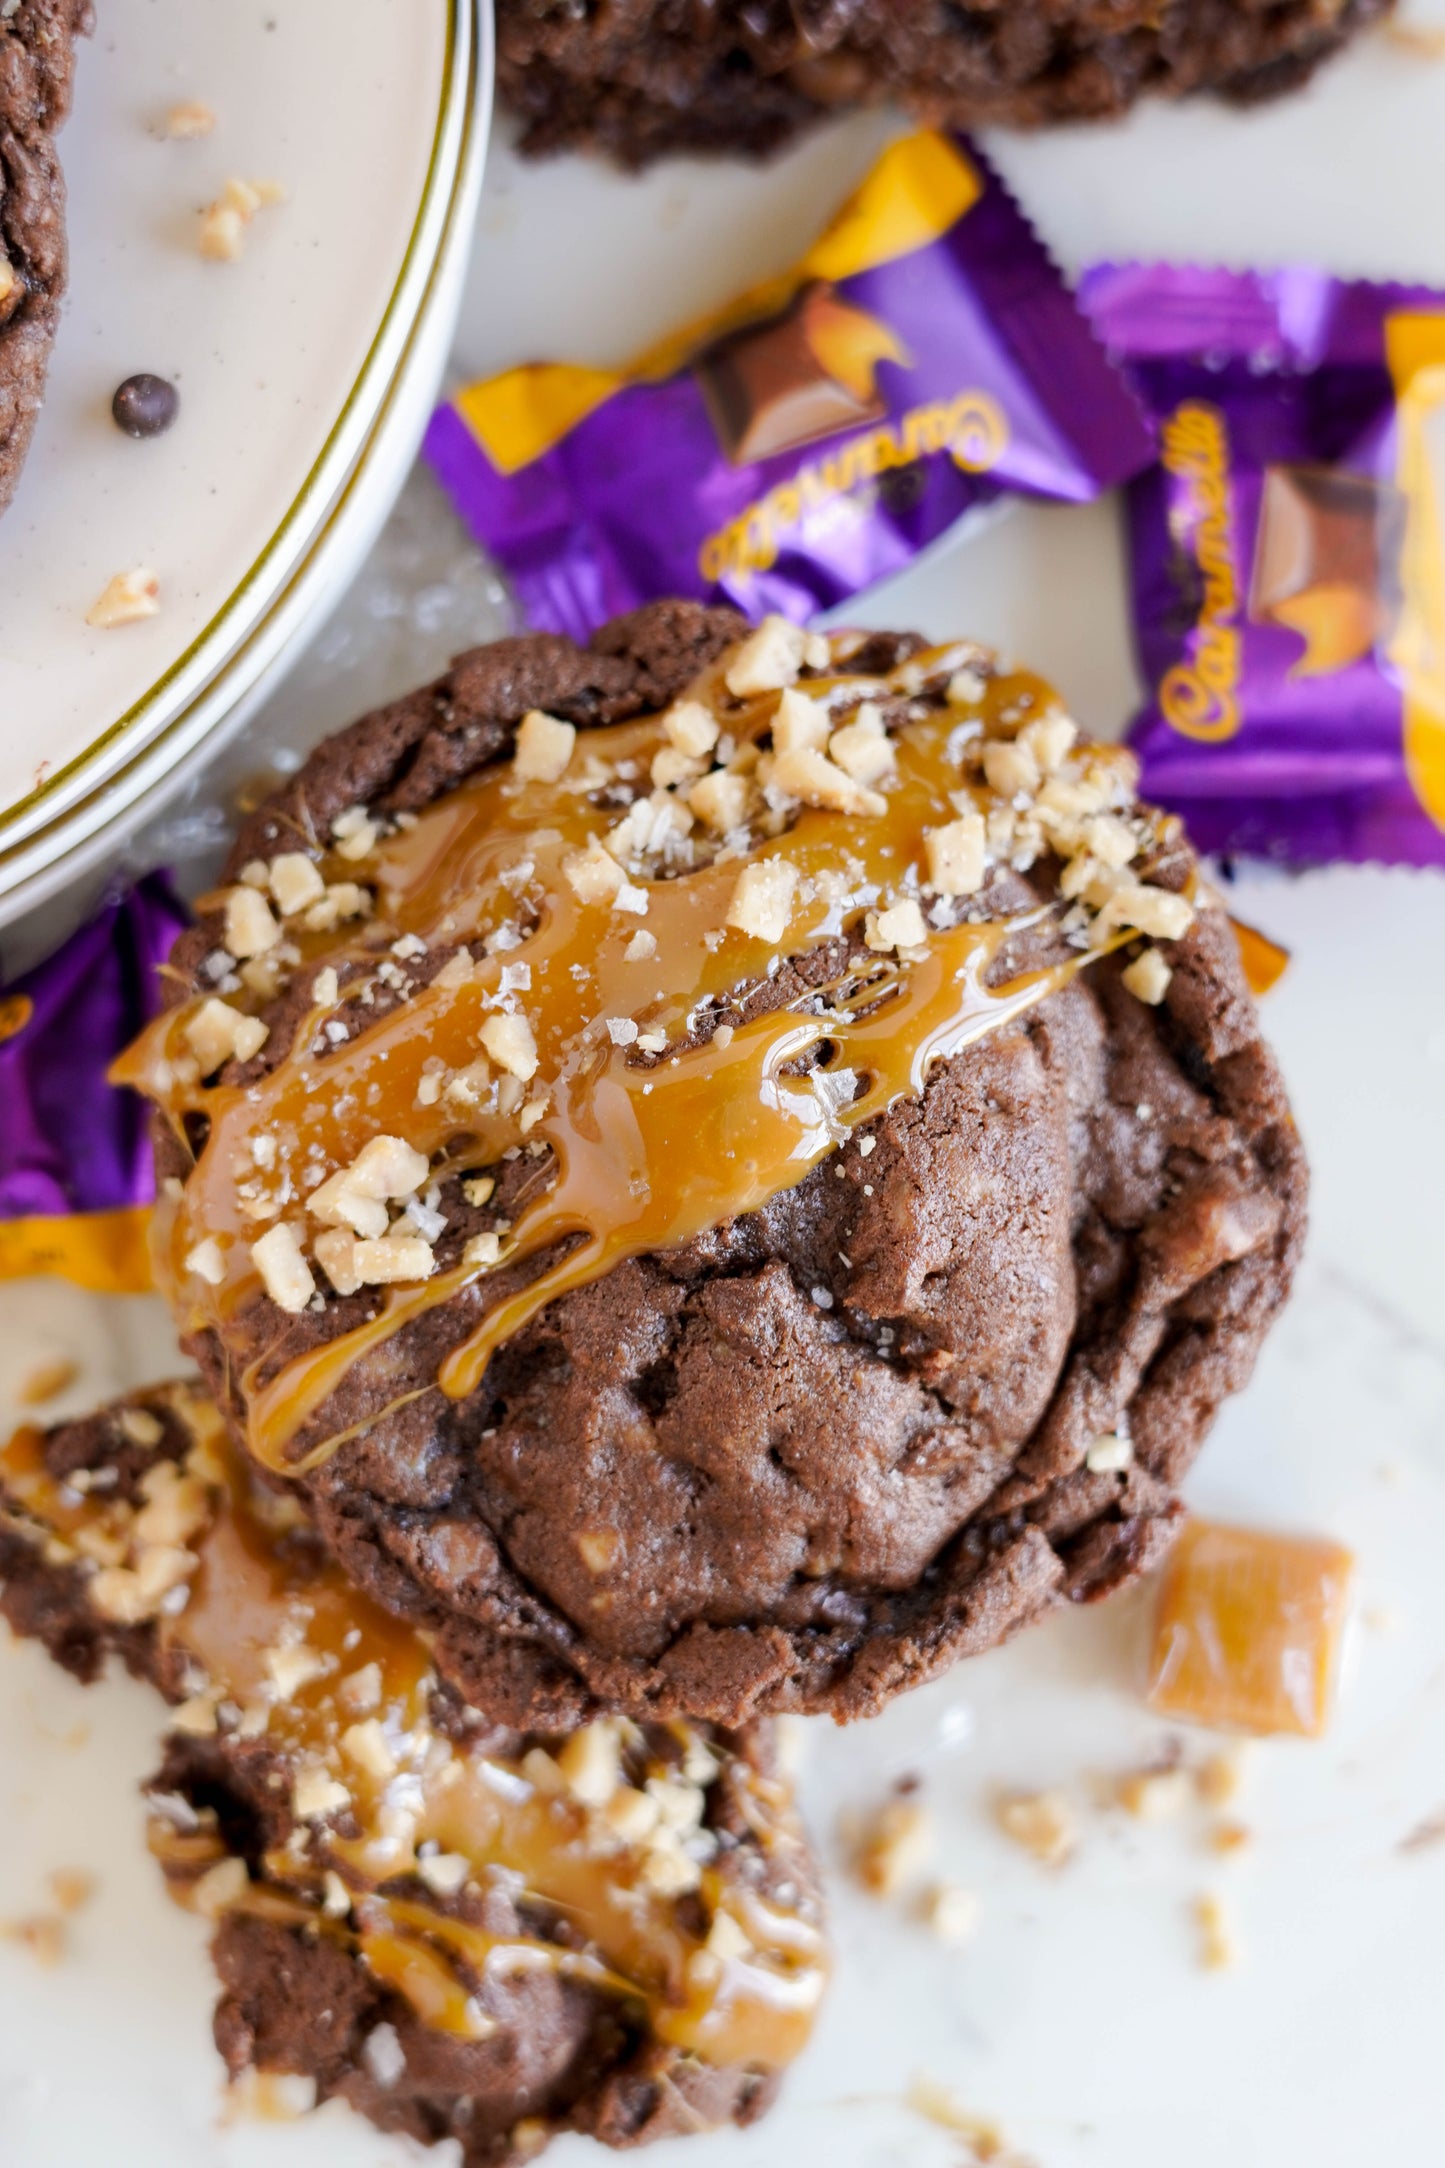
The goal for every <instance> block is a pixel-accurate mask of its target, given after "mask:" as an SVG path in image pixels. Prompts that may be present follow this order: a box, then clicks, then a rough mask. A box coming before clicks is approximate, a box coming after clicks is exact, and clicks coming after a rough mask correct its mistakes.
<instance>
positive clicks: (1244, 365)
mask: <svg viewBox="0 0 1445 2168" xmlns="http://www.w3.org/2000/svg"><path fill="white" fill-rule="evenodd" d="M1080 298H1081V301H1082V303H1083V305H1084V307H1085V308H1086V310H1087V311H1088V313H1089V315H1090V317H1091V319H1092V321H1093V323H1094V326H1095V328H1096V330H1097V331H1098V332H1099V335H1100V337H1101V338H1102V339H1103V341H1104V343H1105V345H1106V346H1107V347H1108V348H1109V350H1110V351H1111V352H1112V353H1113V354H1114V355H1115V356H1116V357H1117V358H1118V359H1119V360H1120V361H1121V362H1123V363H1124V365H1125V366H1126V367H1127V368H1128V370H1129V372H1130V374H1131V376H1132V378H1133V380H1134V383H1135V385H1136V388H1137V389H1138V391H1139V392H1140V395H1141V396H1142V398H1143V399H1144V401H1145V403H1146V405H1147V406H1148V407H1149V409H1150V411H1151V413H1152V414H1153V415H1154V416H1155V417H1156V419H1157V421H1158V425H1159V431H1160V461H1159V464H1158V465H1157V466H1155V467H1153V468H1152V469H1151V470H1150V471H1149V472H1148V473H1147V474H1144V475H1142V476H1140V477H1139V478H1138V479H1137V480H1136V481H1135V482H1134V483H1133V484H1132V486H1131V489H1130V496H1129V519H1130V534H1131V550H1132V558H1133V594H1134V611H1135V623H1136V630H1137V638H1138V648H1139V657H1140V662H1141V666H1142V669H1143V673H1144V678H1145V682H1146V684H1147V686H1148V688H1149V693H1148V700H1147V704H1146V706H1145V708H1144V710H1143V712H1142V714H1141V715H1140V717H1139V719H1138V722H1137V724H1136V726H1135V729H1134V743H1135V745H1136V746H1137V748H1138V750H1139V752H1140V754H1141V756H1142V760H1143V771H1144V784H1143V787H1144V790H1145V792H1146V794H1147V795H1148V796H1149V797H1150V798H1154V799H1158V800H1160V801H1161V802H1162V803H1164V804H1165V805H1168V806H1171V807H1174V808H1176V809H1177V810H1178V811H1179V812H1181V813H1182V814H1183V815H1184V816H1185V818H1186V820H1187V821H1188V824H1189V828H1190V832H1191V834H1192V835H1193V837H1194V840H1195V841H1196V842H1197V843H1198V844H1200V845H1201V846H1202V847H1203V848H1205V849H1209V850H1216V851H1231V852H1232V851H1241V852H1251V853H1255V854H1259V855H1264V856H1270V857H1275V858H1281V859H1284V860H1287V861H1289V862H1291V863H1295V864H1311V863H1320V862H1323V861H1327V860H1331V859H1344V860H1354V861H1365V860H1384V861H1391V860H1393V861H1398V862H1402V863H1405V864H1409V865H1445V548H1442V536H1445V525H1442V514H1445V293H1440V292H1432V291H1430V290H1429V289H1427V288H1425V287H1419V286H1379V285H1367V284H1364V283H1362V282H1359V281H1351V280H1346V279H1337V278H1331V277H1328V276H1327V275H1326V274H1325V273H1323V272H1320V271H1306V270H1287V271H1277V272H1267V273H1265V272H1242V273H1236V272H1229V271H1210V270H1193V269H1178V268H1173V267H1169V266H1152V265H1145V266H1134V265H1104V266H1101V267H1099V268H1098V269H1096V270H1094V271H1091V272H1090V273H1089V274H1088V275H1087V277H1086V278H1085V280H1084V282H1083V285H1082V287H1081V289H1080Z"/></svg>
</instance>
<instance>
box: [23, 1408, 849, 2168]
mask: <svg viewBox="0 0 1445 2168" xmlns="http://www.w3.org/2000/svg"><path fill="white" fill-rule="evenodd" d="M142 1429H143V1430H144V1431H145V1433H146V1436H145V1438H144V1440H139V1439H138V1437H137V1432H138V1430H142ZM157 1562H159V1563H157ZM0 1575H3V1577H4V1581H5V1589H4V1595H3V1599H0V1600H3V1607H4V1611H5V1615H6V1616H7V1617H8V1618H9V1620H10V1622H11V1624H12V1625H13V1626H14V1627H15V1628H16V1630H17V1631H19V1632H21V1633H25V1634H30V1635H34V1636H36V1637H37V1638H39V1639H40V1640H41V1641H43V1642H44V1643H45V1644H46V1646H47V1647H48V1648H49V1649H50V1651H51V1653H52V1654H53V1655H54V1656H55V1657H56V1658H57V1660H58V1661H60V1662H61V1663H63V1664H65V1665H66V1666H67V1667H68V1668H69V1669H71V1670H73V1671H76V1672H78V1673H79V1674H80V1675H81V1676H82V1677H88V1676H92V1675H93V1674H94V1673H95V1672H96V1671H97V1669H98V1668H99V1665H100V1661H101V1659H102V1657H103V1655H104V1653H105V1651H106V1650H107V1649H115V1650H117V1651H118V1652H119V1653H120V1654H121V1655H122V1656H123V1657H124V1659H125V1661H126V1662H127V1664H128V1665H129V1667H130V1668H131V1669H132V1670H133V1671H135V1672H136V1673H137V1674H139V1675H140V1676H142V1677H145V1678H148V1679H150V1680H151V1681H152V1682H153V1683H154V1684H155V1685H156V1686H157V1687H158V1688H159V1689H160V1691H161V1692H162V1693H163V1694H164V1695H165V1697H166V1698H167V1700H168V1701H169V1702H171V1704H172V1711H171V1717H170V1735H169V1739H168V1743H167V1748H166V1756H165V1761H164V1765H163V1767H162V1769H161V1771H160V1773H159V1775H158V1776H157V1777H156V1778H155V1779H154V1781H153V1783H152V1785H151V1787H150V1793H151V1799H152V1804H153V1815H152V1820H151V1823H150V1843H151V1849H152V1851H153V1852H154V1853H155V1855H156V1857H157V1858H158V1859H159V1861H160V1862H161V1865H162V1867H163V1869H164V1871H165V1874H166V1878H167V1881H168V1883H169V1885H170V1887H171V1889H172V1891H173V1893H174V1894H175V1895H176V1896H177V1897H178V1898H179V1899H180V1901H181V1902H182V1903H184V1904H187V1905H188V1906H190V1908H191V1909H193V1910H195V1911H197V1912H199V1913H201V1914H202V1915H203V1916H204V1917H205V1918H207V1919H209V1920H213V1921H214V1922H216V1941H215V1957H216V1964H217V1968H218V1970H219V1972H220V1975H221V1980H222V1984H223V1988H224V1990H225V1992H224V1996H223V2000H222V2002H221V2005H220V2009H219V2011H218V2014H217V2019H216V2035H217V2040H218V2044H219V2045H220V2047H221V2050H222V2053H223V2055H224V2056H225V2058H226V2061H227V2063H228V2065H229V2066H230V2069H231V2072H232V2074H233V2076H239V2075H240V2074H241V2073H242V2072H243V2071H245V2070H247V2069H256V2070H260V2071H274V2070H279V2071H289V2072H292V2073H299V2074H301V2075H304V2076H308V2077H310V2078H312V2079H314V2080H315V2082H316V2088H317V2093H318V2096H319V2097H325V2096H326V2095H328V2094H330V2093H333V2092H334V2093H339V2094H341V2095H342V2096H344V2097H346V2098H348V2099H350V2100H351V2101H352V2103H353V2105H355V2106H356V2107H358V2108H360V2109H361V2110H362V2111H363V2112H364V2113H366V2114H368V2115H370V2116H371V2117H372V2118H373V2120H374V2121H376V2122H377V2123H378V2124H380V2125H381V2127H382V2128H383V2129H395V2130H402V2131H407V2132H409V2133H410V2134H411V2135H413V2136H415V2137H419V2138H424V2139H441V2138H443V2137H446V2136H449V2135H450V2136H455V2137H457V2138H458V2139H459V2140H460V2141H461V2144H462V2153H463V2158H464V2160H465V2161H466V2162H467V2163H468V2164H469V2168H471V2164H482V2163H487V2164H491V2163H494V2162H496V2163H500V2162H502V2161H505V2160H508V2159H510V2158H511V2157H512V2149H513V2147H514V2142H515V2130H516V2126H517V2125H518V2124H519V2123H521V2122H524V2121H534V2122H535V2124H536V2135H537V2137H538V2139H539V2141H540V2139H542V2138H545V2136H546V2135H548V2134H549V2133H550V2132H551V2131H552V2130H554V2129H561V2128H576V2129H582V2130H590V2131H592V2132H594V2133H595V2134H596V2135H597V2136H599V2137H601V2138H603V2139H604V2140H607V2141H609V2142H615V2143H628V2142H633V2141H635V2140H636V2139H637V2138H639V2137H642V2136H653V2135H663V2134H666V2133H669V2132H675V2133H681V2132H684V2131H686V2130H689V2129H696V2128H699V2127H704V2126H706V2125H709V2124H712V2123H716V2122H725V2121H728V2120H730V2119H736V2120H739V2121H748V2120H751V2119H752V2117H753V2116H755V2115H756V2114H758V2113H760V2112H761V2111H762V2109H763V2108H764V2107H765V2106H766V2105H767V2103H768V2101H769V2099H770V2098H771V2096H772V2093H773V2092H774V2090H775V2089H776V2084H777V2080H778V2076H779V2073H780V2072H781V2070H782V2069H783V2068H784V2066H785V2065H786V2064H787V2063H788V2062H790V2061H791V2060H792V2059H793V2058H794V2056H795V2055H796V2054H797V2053H798V2051H799V2050H800V2049H801V2047H802V2046H803V2045H804V2043H805V2041H806V2039H807V2037H808V2033H809V2031H810V2029H811V2026H812V2022H813V2017H814V2013H815V2011H816V2008H817V2005H818V2002H819V1999H820V1997H821V1994H822V1991H823V1987H824V1984H825V1980H826V1973H827V1960H826V1952H825V1946H824V1943H823V1939H822V1933H821V1926H820V1914H819V1906H818V1899H817V1891H816V1883H815V1878H814V1874H813V1869H812V1865H811V1862H810V1859H809V1855H808V1853H807V1849H806V1846H805V1843H804V1840H803V1838H802V1835H801V1832H800V1829H799V1826H798V1824H797V1821H796V1817H795V1814H794V1810H793V1807H792V1802H791V1796H790V1793H789V1790H788V1787H787V1785H786V1783H785V1782H784V1781H783V1779H782V1778H781V1776H780V1775H779V1773H778V1772H777V1769H776V1767H775V1765H774V1762H773V1757H772V1748H771V1742H770V1739H769V1736H768V1733H767V1731H766V1728H761V1729H755V1730H753V1731H751V1732H748V1733H746V1734H741V1735H724V1734H721V1733H718V1732H714V1731H710V1730H707V1729H704V1728H696V1727H692V1726H689V1725H686V1724H682V1723H672V1724H651V1725H645V1726H638V1725H635V1724H633V1723H631V1722H629V1721H628V1720H627V1719H625V1718H621V1717H609V1718H603V1719H599V1720H598V1721H596V1722H594V1723H592V1724H591V1725H589V1726H587V1727H586V1728H585V1729H583V1730H580V1731H576V1732H573V1733H571V1734H570V1735H564V1736H561V1737H558V1736H556V1735H547V1736H537V1735H535V1734H533V1735H530V1736H529V1735H526V1734H518V1733H515V1732H511V1731H509V1730H507V1729H506V1728H505V1727H502V1726H499V1725H497V1724H495V1723H493V1722H491V1721H490V1720H488V1719H486V1718H484V1717H483V1716H481V1715H480V1714H478V1713H477V1712H476V1711H474V1710H470V1709H468V1708H466V1707H465V1706H464V1705H463V1704H461V1703H460V1702H458V1701H457V1700H456V1698H455V1696H453V1695H451V1694H450V1693H449V1692H448V1691H447V1690H446V1688H445V1687H444V1686H443V1685H442V1684H441V1683H440V1682H439V1680H438V1679H437V1677H436V1674H435V1671H434V1669H433V1665H432V1658H431V1652H430V1650H429V1649H428V1647H427V1645H426V1643H425V1641H424V1640H423V1639H422V1637H421V1636H420V1635H418V1634H417V1633H416V1632H415V1631H414V1630H413V1629H411V1628H410V1627H408V1626H405V1625H403V1624H401V1623H399V1622H398V1621H397V1620H395V1619H393V1618H392V1617H390V1616H389V1615H388V1614H387V1613H385V1612H383V1611H381V1610H380V1609H378V1607H377V1606H376V1605H375V1604H373V1603H372V1602H370V1601H369V1600H368V1599H367V1598H366V1597H365V1596H364V1595H360V1594H358V1593H357V1592H356V1591H355V1590H354V1589H352V1588H351V1587H349V1586H348V1584H347V1583H346V1582H345V1580H344V1579H343V1578H342V1576H341V1574H340V1573H339V1572H338V1570H337V1568H336V1567H335V1565H334V1564H332V1563H331V1562H330V1561H329V1560H328V1559H327V1558H326V1556H325V1554H324V1553H323V1552H322V1551H321V1549H320V1547H319V1546H318V1545H317V1543H316V1542H315V1540H314V1538H313V1536H312V1535H311V1533H310V1531H309V1530H308V1528H307V1527H306V1525H305V1523H304V1521H303V1520H302V1519H301V1518H300V1517H299V1516H298V1515H297V1513H296V1512H295V1509H294V1506H293V1504H292V1502H291V1501H290V1500H289V1499H287V1498H286V1497H285V1496H284V1495H280V1494H277V1493H276V1492H274V1491H271V1490H267V1489H264V1488H262V1487H260V1486H259V1485H258V1483H257V1482H256V1480H255V1478H254V1477H253V1476H252V1475H251V1473H250V1472H249V1470H247V1468H246V1467H245V1465H244V1463H242V1462H241V1461H240V1459H239V1457H238V1456H236V1454H235V1452H234V1448H232V1447H230V1446H229V1445H228V1444H227V1442H226V1439H225V1435H224V1428H223V1425H222V1424H221V1422H220V1419H219V1417H218V1415H217V1413H216V1411H215V1409H214V1407H213V1406H212V1405H211V1403H210V1402H209V1401H208V1400H207V1399H206V1398H205V1396H204V1395H203V1393H202V1392H201V1391H200V1390H199V1389H198V1388H196V1387H193V1386H185V1385H175V1386H167V1387H157V1388H155V1389H153V1390H152V1391H151V1392H149V1393H147V1394H145V1395H142V1396H139V1397H138V1398H137V1399H136V1400H134V1401H132V1402H130V1403H127V1404H123V1405H122V1406H120V1407H118V1408H112V1409H110V1410H107V1411H105V1412H104V1413H102V1414H101V1415H99V1416H95V1417H91V1418H88V1419H86V1420H83V1421H81V1422H76V1423H70V1424H65V1425H61V1426H58V1427H57V1428H55V1429H52V1430H50V1431H49V1432H43V1431H40V1430H38V1429H34V1428H28V1429H24V1430H21V1431H20V1432H18V1433H17V1434H16V1436H15V1437H14V1438H13V1439H12V1440H11V1442H10V1444H9V1445H8V1446H7V1447H6V1448H5V1449H4V1450H3V1452H0ZM323 2009H324V2010H326V2011H327V2012H328V2015H327V2016H326V2018H325V2019H318V2016H317V2012H318V2011H320V2010H323Z"/></svg>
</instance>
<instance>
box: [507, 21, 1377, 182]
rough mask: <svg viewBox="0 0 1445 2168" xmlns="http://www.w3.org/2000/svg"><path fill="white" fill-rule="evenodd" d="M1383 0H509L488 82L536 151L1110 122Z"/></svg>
mask: <svg viewBox="0 0 1445 2168" xmlns="http://www.w3.org/2000/svg"><path fill="white" fill-rule="evenodd" d="M1389 4H1390V0H1342V4H1339V5H1329V6H1323V7H1322V6H1319V5H1317V4H1316V0H1276V4H1274V5H1270V6H1261V5H1259V4H1258V0H1165V4H1164V5H1162V6H1161V5H1157V4H1155V0H1003V4H1002V5H999V4H998V0H992V4H990V0H964V4H962V5H960V4H957V0H892V4H890V5H889V6H887V7H870V6H868V5H866V4H864V0H747V4H746V5H744V4H742V0H720V4H718V5H715V6H712V7H710V8H708V9H707V10H706V11H705V13H704V12H703V11H700V10H684V9H679V8H677V7H676V6H675V5H672V4H670V0H633V4H631V5H628V6H625V7H607V8H579V7H572V6H568V5H559V4H557V0H500V5H499V7H498V11H497V14H498V25H497V39H498V73H497V80H498V86H499V89H500V91H501V95H502V97H503V99H504V101H505V102H506V103H507V104H508V105H510V106H511V107H512V108H513V110H514V111H515V112H516V113H518V114H519V115H520V116H521V118H522V121H523V123H524V127H525V133H524V135H523V139H522V140H523V147H524V149H526V150H529V151H534V152H546V151H555V150H561V149H576V148H585V149H590V150H600V151H603V152H605V153H606V154H607V155H608V156H609V157H612V158H615V159H617V160H618V161H619V162H620V163H621V164H623V165H627V166H641V165H646V164H647V163H648V162H649V161H650V160H652V159H654V158H659V157H663V156H666V155H668V154H669V153H673V152H682V153H684V154H688V155H692V156H696V154H697V153H698V152H699V151H713V152H721V153H725V154H730V155H732V156H735V157H736V156H743V157H758V156H760V155H762V154H765V153H766V152H768V151H771V150H774V149H776V147H777V146H778V145H779V144H780V143H784V142H786V141H787V140H788V138H789V137H791V136H793V135H795V134H797V133H798V131H799V130H800V129H803V128H806V127H809V126H811V125H813V124H815V123H816V122H817V121H819V120H820V119H822V118H823V117H824V116H825V115H827V114H828V113H830V112H835V111H838V110H840V109H843V108H846V107H849V106H859V105H874V104H878V103H880V102H884V101H887V102H890V103H896V104H898V105H902V106H904V107H906V108H908V109H909V110H910V111H912V112H914V113H916V114H917V115H918V116H919V118H920V119H922V120H925V121H928V122H930V123H931V124H933V125H935V126H949V127H961V128H976V127H983V126H996V125H998V124H1000V123H1002V124H1005V125H1007V126H1011V127H1037V126H1040V125H1042V124H1045V123H1049V122H1057V121H1068V120H1100V119H1106V118H1110V117H1113V116H1116V115H1118V114H1120V113H1123V112H1125V111H1126V110H1127V109H1128V108H1129V107H1130V106H1131V105H1133V104H1134V103H1135V101H1136V100H1137V99H1138V98H1140V97H1141V96H1143V95H1145V94H1148V93H1151V92H1152V93H1162V94H1163V95H1164V96H1166V97H1182V96H1185V95H1187V94H1189V93H1191V92H1195V91H1215V92H1217V93H1219V94H1220V95H1222V96H1224V97H1226V98H1230V99H1233V100H1235V101H1236V102H1241V103H1253V102H1255V101H1257V100H1259V99H1263V98H1272V97H1277V96H1279V95H1280V94H1281V93H1282V92H1284V91H1287V90H1292V89H1293V88H1294V87H1295V86H1296V85H1297V84H1299V83H1302V82H1303V81H1304V80H1305V79H1306V77H1307V76H1309V75H1310V74H1311V73H1312V72H1313V70H1314V69H1315V68H1316V67H1318V65H1319V64H1320V62H1321V61H1323V60H1325V59H1327V58H1328V57H1329V55H1330V54H1331V53H1333V52H1335V51H1337V50H1338V49H1339V47H1340V46H1342V45H1344V44H1345V43H1346V42H1347V41H1348V40H1349V39H1350V38H1351V37H1353V36H1354V35H1355V34H1356V32H1357V31H1358V30H1359V29H1360V27H1361V26H1362V25H1363V24H1365V23H1368V22H1369V21H1371V20H1372V19H1373V18H1375V17H1377V16H1379V15H1381V14H1383V13H1384V12H1385V11H1386V9H1387V7H1388V6H1389Z"/></svg>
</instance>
